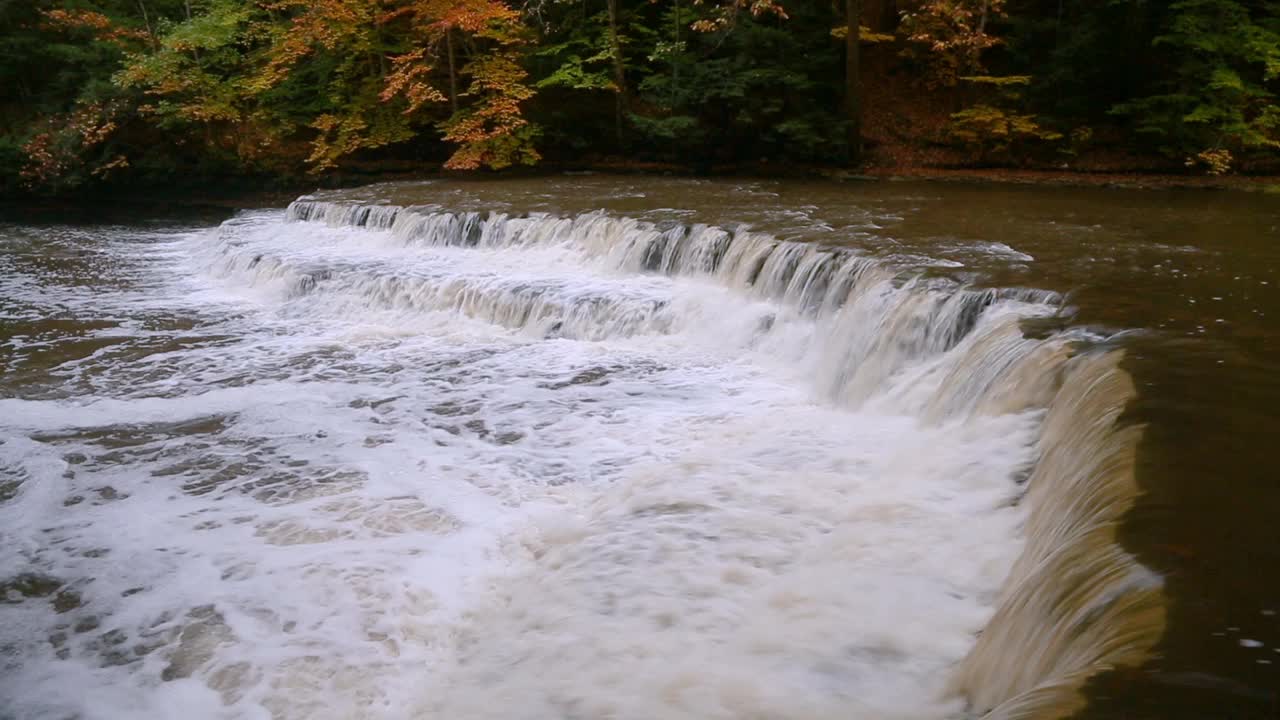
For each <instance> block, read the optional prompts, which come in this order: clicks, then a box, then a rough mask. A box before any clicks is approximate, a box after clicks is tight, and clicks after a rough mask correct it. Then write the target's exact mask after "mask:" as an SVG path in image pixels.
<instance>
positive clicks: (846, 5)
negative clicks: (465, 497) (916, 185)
mask: <svg viewBox="0 0 1280 720" xmlns="http://www.w3.org/2000/svg"><path fill="white" fill-rule="evenodd" d="M0 29H3V32H2V33H0V118H3V123H2V124H0V190H3V191H4V193H6V195H14V194H19V193H43V194H57V193H70V192H81V191H86V190H92V189H96V188H102V187H105V186H116V187H120V186H129V187H153V186H157V185H161V184H172V183H191V182H204V181H210V180H228V179H236V178H242V179H248V178H256V179H264V178H265V179H282V178H283V179H288V178H295V179H302V178H315V177H323V176H325V175H332V174H333V173H337V172H343V171H351V170H352V169H357V170H365V171H377V170H379V169H382V170H393V171H394V170H398V171H402V172H403V171H415V170H416V171H419V172H436V171H441V170H445V171H480V172H484V171H493V170H503V169H505V168H512V167H520V166H535V165H539V164H544V165H546V166H549V167H575V166H582V167H591V166H593V165H596V166H600V165H609V164H613V165H619V164H621V165H629V166H632V167H639V168H643V167H645V166H647V165H652V166H666V167H672V166H674V167H679V168H686V169H688V170H689V171H693V172H710V171H714V170H717V169H725V168H727V169H729V170H730V171H751V172H757V171H768V169H770V168H772V169H783V168H815V167H844V168H858V167H867V166H881V167H896V166H935V167H1039V168H1061V169H1071V170H1084V171H1107V170H1126V171H1132V170H1138V171H1148V172H1178V173H1195V174H1226V173H1273V172H1275V171H1276V169H1277V167H1280V104H1277V99H1276V93H1277V92H1280V1H1274V0H1176V1H1174V2H1163V1H1159V0H525V1H524V2H520V0H512V1H511V2H504V1H503V0H34V1H33V0H0Z"/></svg>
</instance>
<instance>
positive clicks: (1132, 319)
mask: <svg viewBox="0 0 1280 720" xmlns="http://www.w3.org/2000/svg"><path fill="white" fill-rule="evenodd" d="M0 372H2V373H3V374H2V375H0V718H6V719H7V718H15V719H17V718H23V719H25V718H71V717H75V718H86V719H88V718H156V717H182V718H183V719H184V720H188V719H190V718H241V717H244V718H404V717H420V718H527V719H528V720H538V719H542V718H620V719H621V718H636V719H637V720H638V719H639V718H690V719H692V718H779V719H781V718H837V717H839V718H848V717H857V718H934V717H936V718H976V717H990V718H1015V717H1029V718H1055V717H1080V718H1203V717H1215V718H1275V717H1280V572H1277V569H1278V568H1280V524H1278V523H1277V518H1280V472H1277V471H1276V470H1275V469H1274V467H1273V466H1274V463H1273V462H1272V458H1273V456H1274V453H1272V452H1271V450H1273V449H1274V448H1273V445H1274V444H1275V443H1276V442H1277V441H1278V440H1280V197H1278V196H1275V195H1266V194H1261V193H1236V192H1209V191H1134V190H1115V189H1082V188H1046V187H1031V186H1025V187H1024V186H1006V185H969V184H950V183H918V182H882V183H850V184H832V183H819V182H812V183H810V182H798V181H769V180H691V179H676V178H656V177H655V178H637V177H610V176H598V175H582V176H562V177H553V178H531V179H519V180H494V181H477V182H461V181H430V182H418V183H395V184H383V185H374V186H369V187H366V188H358V189H351V190H339V191H322V192H318V193H316V194H314V195H310V196H305V197H303V198H300V199H299V200H298V201H297V202H294V203H293V204H292V205H291V206H290V207H289V208H288V209H287V210H286V209H285V208H274V209H272V208H258V209H252V210H244V211H240V212H237V213H234V214H233V215H232V214H230V213H222V214H220V213H217V212H213V213H209V212H205V213H191V212H186V211H183V210H182V209H180V208H175V209H173V210H172V211H165V210H161V211H157V210H154V209H151V210H147V211H145V212H139V211H130V210H128V209H124V210H121V209H116V210H114V211H110V212H108V211H98V210H92V209H90V210H86V211H84V212H80V213H76V216H75V218H74V219H58V220H51V219H50V218H49V217H48V216H47V215H41V216H38V217H13V218H9V219H6V220H3V221H0Z"/></svg>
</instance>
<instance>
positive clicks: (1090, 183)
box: [0, 159, 1280, 220]
mask: <svg viewBox="0 0 1280 720" xmlns="http://www.w3.org/2000/svg"><path fill="white" fill-rule="evenodd" d="M610 174H612V175H618V176H666V177H708V178H734V177H737V178H748V179H768V180H774V179H789V180H827V181H831V182H834V183H857V182H919V181H926V182H945V183H955V184H990V185H1030V186H1047V187H1094V188H1116V189H1128V190H1219V191H1242V192H1258V193H1268V194H1277V195H1280V175H1220V176H1212V175H1191V174H1173V173H1144V172H1087V171H1078V170H1066V169H1064V170H1045V169H1020V168H1001V167H991V168H954V167H929V166H878V165H870V166H866V167H863V168H859V169H843V168H833V167H821V166H802V165H793V164H788V165H781V164H768V163H756V164H751V165H733V166H712V167H709V168H704V169H703V171H701V172H695V171H693V170H691V169H690V168H689V167H688V166H684V165H678V164H675V163H662V162H638V161H633V160H612V159H605V160H598V161H592V162H563V163H545V164H543V165H540V166H538V167H534V168H519V169H509V170H504V171H502V172H453V171H447V170H444V169H442V168H441V167H440V166H438V165H433V166H422V165H415V164H410V163H370V164H369V165H366V166H357V167H353V168H350V169H346V170H343V171H339V172H333V173H330V174H327V175H322V176H316V177H288V178H271V177H261V176H256V177H220V178H214V179H209V180H208V181H206V182H202V183H179V184H167V185H164V186H151V185H145V186H124V187H121V186H117V187H108V188H102V189H99V190H98V191H97V192H87V191H86V192H80V193H69V194H64V195H57V196H41V195H22V196H14V197H4V198H0V217H21V218H33V217H35V218H39V217H43V216H55V217H57V218H59V219H67V220H75V219H76V218H77V213H85V214H86V215H92V216H93V217H98V218H101V217H103V213H104V212H105V213H106V216H107V217H110V216H111V214H112V212H113V210H118V211H120V212H125V213H128V214H129V216H131V217H136V213H138V212H139V211H146V210H147V209H148V208H150V209H152V210H164V211H166V212H168V211H172V210H173V209H174V208H175V207H177V208H183V209H184V210H187V211H190V212H193V213H196V214H199V213H202V212H206V211H207V212H209V213H213V214H219V213H225V212H228V211H234V210H241V209H252V208H262V207H283V206H284V205H287V204H289V203H290V202H291V201H292V200H294V199H295V198H297V197H298V196H299V195H302V194H305V193H308V192H312V191H314V190H316V189H340V188H351V187H360V186H363V185H371V184H375V183H383V182H402V181H414V180H440V179H448V180H463V181H475V182H493V181H501V180H504V179H512V178H531V177H556V176H562V175H610ZM145 214H146V213H145V212H144V215H145ZM85 219H88V218H87V217H86V218H85Z"/></svg>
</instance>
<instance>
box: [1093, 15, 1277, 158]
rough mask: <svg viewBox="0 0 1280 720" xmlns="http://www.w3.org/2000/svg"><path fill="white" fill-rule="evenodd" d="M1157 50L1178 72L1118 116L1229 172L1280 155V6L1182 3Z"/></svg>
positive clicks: (1169, 150)
mask: <svg viewBox="0 0 1280 720" xmlns="http://www.w3.org/2000/svg"><path fill="white" fill-rule="evenodd" d="M1152 45H1153V47H1154V48H1155V49H1156V50H1157V51H1164V53H1166V56H1167V57H1168V59H1169V62H1170V64H1171V65H1172V66H1173V68H1174V70H1173V72H1172V73H1171V74H1169V75H1168V76H1167V77H1166V78H1165V79H1163V80H1162V81H1161V82H1160V83H1159V84H1158V92H1156V93H1155V94H1152V95H1148V96H1146V97H1142V98H1138V99H1135V100H1132V101H1130V102H1125V103H1120V104H1119V105H1117V106H1116V107H1115V109H1114V112H1115V113H1116V114H1118V115H1122V116H1126V117H1131V118H1133V119H1134V120H1135V122H1136V126H1137V129H1138V131H1139V132H1140V133H1142V134H1144V135H1147V136H1148V137H1151V138H1154V139H1155V141H1156V144H1157V146H1158V147H1159V149H1160V150H1161V151H1162V152H1164V153H1165V154H1167V155H1171V156H1175V157H1185V158H1186V162H1187V164H1188V165H1189V166H1193V167H1195V166H1203V167H1206V168H1208V169H1209V170H1210V171H1211V172H1224V171H1225V170H1226V169H1227V168H1228V167H1230V165H1231V163H1232V161H1233V160H1234V159H1235V158H1236V157H1237V156H1241V155H1248V154H1250V153H1255V154H1256V153H1258V152H1259V151H1267V150H1270V151H1273V152H1274V151H1275V150H1277V149H1280V107H1278V106H1277V104H1276V92H1277V91H1280V3H1276V2H1251V3H1245V2H1239V1H1237V0H1181V1H1180V2H1175V3H1174V4H1173V5H1172V6H1171V7H1170V16H1169V19H1168V21H1167V24H1166V26H1165V29H1164V32H1163V33H1162V34H1160V35H1158V36H1157V37H1156V38H1155V39H1154V40H1153V41H1152Z"/></svg>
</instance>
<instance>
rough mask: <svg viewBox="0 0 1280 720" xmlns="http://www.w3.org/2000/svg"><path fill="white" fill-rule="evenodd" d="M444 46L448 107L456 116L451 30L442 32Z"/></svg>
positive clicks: (456, 77) (455, 82)
mask: <svg viewBox="0 0 1280 720" xmlns="http://www.w3.org/2000/svg"><path fill="white" fill-rule="evenodd" d="M444 44H445V48H446V49H447V50H448V52H449V106H450V107H451V108H453V115H454V117H457V115H458V71H457V69H456V67H455V66H454V59H453V28H448V29H446V30H445V31H444Z"/></svg>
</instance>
